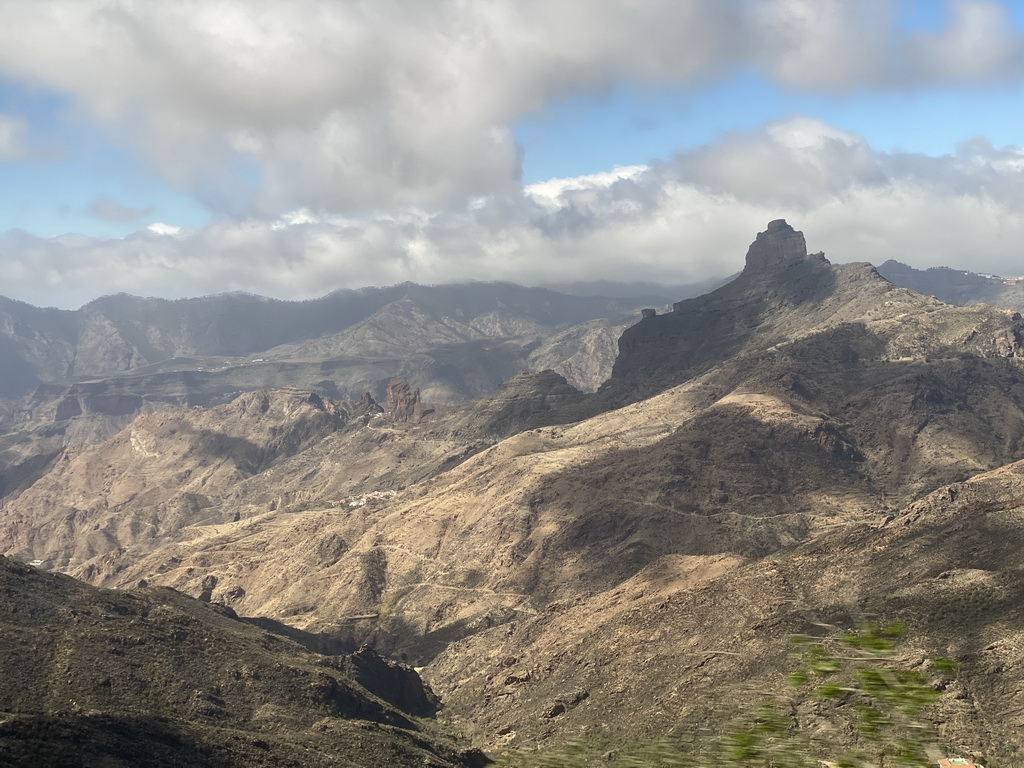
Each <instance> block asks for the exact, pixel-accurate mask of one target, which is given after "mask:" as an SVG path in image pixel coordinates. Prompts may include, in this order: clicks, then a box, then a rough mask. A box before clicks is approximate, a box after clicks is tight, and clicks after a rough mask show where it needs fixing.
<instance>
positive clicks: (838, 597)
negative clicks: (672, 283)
mask: <svg viewBox="0 0 1024 768" xmlns="http://www.w3.org/2000/svg"><path fill="white" fill-rule="evenodd" d="M1022 334H1024V324H1022V321H1021V318H1020V316H1019V315H1016V314H1014V313H1011V312H1009V311H1002V310H997V309H993V308H991V307H986V306H976V307H954V306H949V305H946V304H943V303H942V302H939V301H938V300H936V299H934V298H930V297H925V296H922V295H920V294H916V293H913V292H911V291H909V290H906V289H903V288H899V287H897V286H895V285H893V284H891V283H889V282H888V281H886V280H884V279H883V278H882V277H880V276H879V275H878V273H877V272H876V271H875V270H874V268H872V267H871V266H870V265H869V264H863V263H860V264H857V263H855V264H846V265H842V266H834V265H832V264H830V263H829V262H828V261H827V260H826V259H825V258H824V256H823V255H822V254H808V252H807V248H806V245H805V242H804V237H803V235H802V234H801V233H799V232H797V231H795V230H794V229H793V228H792V227H790V226H789V225H787V224H786V223H785V222H782V221H776V222H772V223H771V224H770V225H769V227H768V229H767V230H766V231H765V232H763V233H761V234H759V235H758V237H757V239H756V240H755V242H754V243H753V244H752V245H751V247H750V250H749V252H748V254H747V262H746V267H745V269H744V271H743V273H742V274H741V275H740V276H739V277H738V278H737V279H736V280H734V281H733V282H731V283H730V284H728V285H726V286H723V287H721V288H719V289H718V290H716V291H713V292H712V293H710V294H708V295H706V296H702V297H699V298H697V299H691V300H687V301H682V302H679V303H677V304H676V305H675V307H674V311H672V312H670V313H663V314H652V313H647V316H646V317H645V318H644V319H642V320H641V321H640V322H639V323H637V324H635V325H634V326H632V327H630V328H629V329H628V330H627V331H626V332H625V333H624V334H623V335H622V337H621V339H620V341H619V354H618V357H617V359H616V362H615V366H614V370H613V374H612V377H611V379H610V380H609V381H608V382H607V383H606V384H605V385H604V386H602V387H601V389H600V390H599V391H598V392H596V393H595V394H592V395H583V394H581V393H580V392H578V391H576V390H574V389H573V388H572V387H571V386H569V385H568V384H567V383H566V382H565V380H564V379H561V378H560V377H559V376H558V375H557V374H553V373H546V374H541V375H536V376H520V377H517V378H516V379H514V380H513V381H512V382H510V383H509V384H508V385H507V386H506V387H505V388H504V389H502V390H500V391H499V392H497V393H495V394H494V395H492V396H490V397H488V398H485V399H482V400H478V401H476V402H474V403H471V404H468V405H466V406H464V407H462V408H460V409H456V410H453V411H450V412H446V413H442V414H439V415H438V417H437V418H436V419H433V420H428V421H425V422H422V423H410V422H408V421H401V420H400V419H396V418H395V417H394V414H393V413H392V415H391V416H389V415H387V414H385V415H384V416H376V415H374V414H372V413H370V412H369V411H359V410H358V408H356V407H355V406H354V405H352V404H349V405H345V404H343V403H335V402H333V401H331V400H329V399H326V400H325V399H323V398H317V400H313V399H312V397H311V396H310V395H309V394H308V393H306V394H300V393H297V392H291V393H276V394H270V393H264V394H249V395H245V396H243V397H240V398H238V399H236V400H235V401H234V402H232V403H229V404H227V405H223V406H219V407H218V408H214V409H209V410H206V409H196V410H195V411H189V412H187V413H185V414H180V415H173V416H169V415H166V414H165V415H157V414H152V415H148V416H142V417H138V418H137V419H136V420H135V421H134V422H132V424H131V426H129V427H128V428H127V429H126V430H124V431H122V432H121V433H120V434H118V435H116V436H114V437H113V438H111V439H110V440H109V441H107V442H105V443H101V444H98V445H96V446H94V447H93V448H89V449H86V450H75V451H64V452H63V453H61V454H60V456H59V457H58V458H56V459H54V460H53V462H52V465H51V466H50V467H49V468H47V470H46V471H45V472H44V473H43V474H42V476H41V477H40V478H39V479H38V480H35V481H33V482H26V483H25V484H24V486H25V487H22V488H20V489H19V490H18V491H17V493H15V494H12V495H10V496H8V498H6V499H5V500H4V501H3V506H2V507H0V525H2V526H3V527H2V528H0V537H2V539H0V548H2V550H3V551H6V552H8V553H11V554H16V555H17V556H18V557H19V558H22V559H26V558H28V557H34V558H36V559H45V560H46V561H47V564H48V565H50V566H51V567H57V568H60V569H62V570H66V571H68V572H71V573H74V574H76V575H80V576H82V577H85V578H88V579H90V580H92V581H94V582H95V583H98V584H99V583H101V584H105V585H108V586H122V587H132V586H135V585H138V584H139V583H142V582H145V583H147V584H151V585H154V584H156V585H165V586H172V587H174V588H176V589H179V590H182V591H184V592H186V593H189V594H192V595H196V596H202V597H204V599H209V600H212V601H215V602H221V603H224V604H227V605H230V606H231V607H232V608H233V609H234V610H235V611H236V612H238V613H239V614H242V615H249V616H269V617H273V618H275V619H278V620H280V621H283V622H286V623H287V624H289V625H292V626H293V627H297V628H299V629H301V630H304V631H307V632H310V633H315V634H316V635H318V637H319V642H322V643H329V642H333V643H335V644H336V645H337V646H338V647H342V646H345V647H354V646H355V645H356V644H359V643H362V642H369V643H371V644H373V645H375V646H376V647H377V648H378V649H379V650H381V651H383V652H394V653H400V654H404V655H405V656H406V657H407V658H408V659H409V660H411V661H414V662H415V663H416V664H417V665H421V666H424V667H425V668H424V675H425V676H426V677H427V679H428V680H429V681H430V683H431V685H432V686H434V687H435V689H436V690H437V691H439V692H440V693H441V694H442V696H443V698H444V701H445V708H444V710H442V714H443V716H444V717H445V718H447V719H448V720H449V721H450V722H452V723H454V724H455V725H457V726H458V727H459V728H461V729H464V730H465V731H467V732H468V733H470V734H471V736H472V737H473V739H474V740H475V741H476V742H477V743H478V744H481V745H484V746H487V747H488V748H491V749H495V750H500V749H503V748H505V747H514V746H520V745H530V744H534V743H538V742H544V743H558V742H564V741H567V740H570V739H573V738H577V737H583V738H585V739H587V740H591V741H607V742H608V743H609V745H614V744H616V743H621V742H623V741H628V740H630V739H632V738H635V737H636V736H638V735H649V736H652V737H653V736H659V735H664V734H670V735H671V736H672V737H673V738H675V739H677V740H679V741H683V742H686V743H687V744H690V745H692V746H693V748H695V749H697V748H699V747H700V745H701V743H703V742H704V741H706V740H707V739H708V738H710V737H712V736H713V735H714V733H715V732H716V731H718V730H721V729H722V728H724V727H725V726H726V724H727V722H728V720H729V718H730V717H731V716H732V715H733V714H734V713H735V712H736V711H738V710H739V709H741V708H742V707H743V705H744V704H745V703H748V702H749V701H750V700H751V698H752V697H751V694H750V691H751V690H759V691H772V690H775V689H777V688H779V687H780V686H781V685H782V681H783V679H784V674H785V672H786V670H787V669H788V665H789V660H788V658H787V654H788V650H787V649H788V642H787V639H788V637H789V636H790V635H791V634H793V633H798V632H810V633H819V632H822V631H824V630H823V627H824V626H829V627H836V628H846V627H851V626H855V625H856V624H858V623H860V622H861V621H864V620H869V619H871V620H879V621H891V620H901V621H904V622H905V623H906V625H907V641H906V645H905V647H904V649H903V654H904V655H903V656H902V657H901V659H900V663H902V664H904V665H905V666H907V667H921V665H926V659H928V658H930V657H932V656H937V655H942V656H949V657H951V658H953V659H955V660H956V661H958V662H959V663H960V664H961V677H960V679H959V681H958V682H957V683H955V684H954V685H952V686H949V687H948V688H947V689H945V690H944V691H943V695H942V698H941V701H940V704H939V705H938V707H937V708H936V709H935V710H934V711H932V712H931V713H930V716H931V717H932V718H933V719H934V720H935V721H936V722H937V723H938V724H939V725H940V727H941V730H942V732H943V734H944V736H945V738H947V739H948V741H949V742H950V744H951V745H952V746H954V747H956V748H957V750H958V751H963V752H968V753H977V754H985V755H986V756H991V755H995V756H998V757H1001V758H1002V759H1003V760H1004V761H1010V763H1009V764H1013V762H1012V761H1013V760H1015V759H1016V760H1019V759H1020V756H1021V755H1022V754H1024V753H1022V752H1021V751H1020V750H1024V741H1022V737H1021V735H1020V734H1021V725H1024V723H1022V721H1021V719H1020V718H1021V712H1020V710H1019V705H1018V704H1016V703H1015V702H1018V701H1020V700H1021V697H1022V696H1024V667H1021V665H1020V664H1019V663H1017V661H1016V659H1017V658H1018V657H1019V654H1020V651H1021V648H1022V644H1024V624H1022V621H1024V616H1022V614H1021V607H1022V605H1021V600H1022V594H1021V591H1020V589H1019V585H1020V584H1021V583H1022V582H1021V579H1020V577H1021V575H1022V574H1021V572H1020V571H1021V567H1022V565H1024V563H1022V562H1021V560H1020V557H1021V555H1020V553H1021V551H1022V549H1021V546H1020V544H1021V543H1022V537H1024V515H1022V514H1021V510H1022V509H1024V486H1022V484H1021V482H1020V477H1021V474H1022V472H1021V469H1020V468H1021V466H1024V465H1022V464H1021V462H1024V369H1022V368H1021V358H1022V357H1024V349H1022V346H1021V341H1022ZM139 478H145V481H140V480H139ZM133 479H134V480H133ZM133 482H134V485H133ZM392 491H394V493H391V492H392ZM375 492H376V493H375ZM794 718H796V719H798V720H800V721H801V722H802V723H805V724H809V725H810V726H811V727H820V728H822V729H824V728H826V724H825V720H824V719H823V718H822V716H821V713H820V711H819V710H817V709H815V705H814V704H813V702H807V703H806V704H803V705H800V706H798V707H797V709H796V710H795V712H794ZM816 724H817V725H816ZM856 738H857V735H856V733H854V732H837V733H836V734H834V740H835V741H836V743H845V742H851V741H854V740H856Z"/></svg>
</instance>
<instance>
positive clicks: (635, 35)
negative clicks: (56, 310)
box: [0, 0, 1024, 216]
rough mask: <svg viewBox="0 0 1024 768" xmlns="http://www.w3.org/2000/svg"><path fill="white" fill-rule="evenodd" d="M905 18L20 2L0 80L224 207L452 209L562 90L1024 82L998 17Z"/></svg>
mask: <svg viewBox="0 0 1024 768" xmlns="http://www.w3.org/2000/svg"><path fill="white" fill-rule="evenodd" d="M895 7H896V0H858V1H857V2H852V1H851V0H688V2H685V3H680V2H677V1H676V0H559V2H556V3H552V2H550V1H549V0H480V1H479V2H472V3H466V2H462V1H461V0H434V2H422V0H380V1H379V2H373V3H355V2H341V1H338V2H335V1H328V0H292V2H287V3H272V2H248V1H243V0H177V1H176V2H173V3H160V2H145V1H143V0H89V1H86V0H7V2H4V3H2V4H0V75H3V76H6V77H9V78H12V79H15V80H18V81H22V82H28V83H32V84H34V85H42V86H44V87H47V88H51V89H56V90H58V91H61V92H65V93H67V94H70V95H71V96H72V97H73V98H74V100H75V103H76V104H77V105H78V106H79V108H80V110H81V111H82V113H83V114H86V115H88V116H89V117H90V118H91V119H93V120H96V121H98V122H99V123H100V124H101V125H103V126H105V127H106V129H107V130H108V131H110V132H111V133H112V134H113V135H114V136H115V137H116V138H117V139H118V140H119V141H125V142H130V143H133V144H134V145H136V146H137V147H139V148H141V149H142V150H143V151H144V152H145V153H146V154H147V155H148V156H149V157H150V158H151V159H152V161H153V163H154V165H155V166H156V167H157V168H158V169H160V170H161V171H162V173H163V174H164V175H165V176H166V177H167V178H168V179H169V180H170V181H171V182H172V183H174V184H175V185H177V186H178V187H180V188H183V189H188V190H191V191H192V192H193V193H194V194H196V195H197V196H199V197H200V198H201V199H202V200H204V201H206V202H207V204H209V205H211V206H212V207H214V208H216V209H218V210H220V211H222V212H226V213H231V214H235V215H239V214H257V215H269V216H278V215H280V212H281V211H284V210H294V209H296V208H301V207H305V208H309V209H310V210H314V211H333V212H342V211H348V210H370V209H380V208H389V207H391V206H422V207H426V208H433V209H438V208H442V207H445V206H450V205H461V204H462V202H463V201H464V200H466V199H467V198H468V197H471V196H479V195H492V194H508V195H513V196H514V195H516V194H518V192H519V189H518V173H519V150H518V148H517V146H516V144H515V141H514V138H513V135H512V133H511V132H510V130H509V126H510V125H513V124H515V123H516V122H517V121H518V120H521V119H523V118H524V117H525V116H527V115H530V114H533V113H535V112H536V111H537V110H539V109H541V108H543V107H544V106H545V105H549V104H551V103H553V102H555V101H557V100H559V99H562V98H564V97H566V96H569V95H576V94H581V93H583V94H601V93H604V92H607V91H608V90H609V89H611V88H614V87H616V86H617V85H620V84H623V83H633V84H639V85H681V86H688V85H693V84H698V83H702V82H705V81H708V80H710V79H714V78H716V77H722V76H727V75H728V74H729V73H731V72H732V71H734V70H735V69H736V68H737V67H749V66H754V67H758V68H760V70H761V71H763V72H765V73H767V75H768V76H769V77H771V78H774V79H775V80H776V81H778V82H779V83H781V84H783V85H785V86H787V87H793V88H815V89H828V90H836V89H839V90H844V89H845V90H849V89H856V88H876V87H879V88H881V87H884V88H901V89H902V88H907V87H912V86H914V85H915V84H921V83H930V82H941V81H954V82H958V83H971V82H992V81H998V80H1006V79H1014V80H1019V79H1020V78H1021V75H1022V72H1024V60H1022V55H1021V51H1022V50H1024V46H1022V43H1021V40H1020V37H1019V36H1018V35H1016V34H1015V33H1013V32H1012V31H1011V30H1012V27H1011V25H1009V24H1008V23H1006V18H1005V17H1006V11H1005V8H1004V7H1003V6H1000V5H998V4H996V3H993V2H990V0H957V1H956V2H955V3H953V5H952V8H953V13H952V14H951V21H950V24H949V25H948V27H947V28H946V29H943V30H940V31H939V32H937V33H933V34H928V35H924V34H922V35H914V36H912V37H911V36H908V35H907V34H906V33H902V32H899V31H898V29H897V27H896V25H895V22H894V18H895V13H894V9H895ZM2 130H3V129H2V124H0V132H2ZM0 135H2V134H0ZM0 141H2V139H0ZM0 146H2V144H0ZM254 177H256V178H258V181H259V183H258V184H254V183H253V178H254Z"/></svg>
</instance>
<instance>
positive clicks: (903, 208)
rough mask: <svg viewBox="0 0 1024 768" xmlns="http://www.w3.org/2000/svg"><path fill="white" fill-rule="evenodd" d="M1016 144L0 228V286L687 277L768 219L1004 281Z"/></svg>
mask: <svg viewBox="0 0 1024 768" xmlns="http://www.w3.org/2000/svg"><path fill="white" fill-rule="evenodd" d="M1022 182H1024V152H1021V151H1020V150H1016V149H997V148H994V147H992V146H990V145H988V144H987V143H985V142H984V141H976V142H972V143H969V144H965V145H964V146H962V147H961V148H960V151H959V152H958V153H957V154H956V155H951V156H945V157H939V158H934V157H928V156H924V155H914V154H899V153H884V152H878V151H876V150H874V149H872V148H871V147H870V146H868V145H867V143H866V142H865V141H864V140H863V139H862V138H861V137H859V136H857V135H854V134H851V133H848V132H845V131H841V130H839V129H836V128H834V127H831V126H829V125H826V124H824V123H821V122H819V121H817V120H813V119H810V118H804V117H799V118H793V119H790V120H786V121H781V122H773V123H768V124H766V125H764V126H762V127H761V128H760V129H758V130H754V131H748V132H742V133H734V134H727V135H725V136H724V137H722V138H721V139H720V140H719V141H717V142H714V143H712V144H708V145H706V146H703V147H700V148H697V149H695V150H693V151H690V152H686V153H681V154H679V155H678V156H676V157H674V158H672V159H671V160H670V161H667V162H664V163H660V164H654V165H650V166H633V167H629V168H621V169H617V170H616V171H613V172H608V173H603V174H595V175H593V176H586V177H581V178H576V179H562V180H553V181H551V182H547V183H543V184H536V185H531V186H527V187H526V188H524V189H523V190H522V191H521V192H520V193H518V194H515V195H491V196H482V197H477V198H474V199H472V200H471V201H470V202H468V203H465V204H463V205H461V206H455V207H451V208H448V209H445V210H443V211H440V212H438V211H428V210H427V209H424V208H419V207H415V206H406V207H404V208H400V209H399V208H396V209H395V212H391V213H388V214H387V215H384V214H375V215H365V216H358V217H356V216H342V215H337V214H324V213H315V212H313V211H311V210H309V209H297V210H295V211H293V212H292V213H290V214H288V215H286V216H283V217H279V218H276V219H267V218H256V217H252V218H245V219H231V218H225V219H223V220H221V221H219V222H217V223H214V224H212V225H210V226H208V227H206V228H204V229H201V230H198V231H194V232H181V231H177V230H176V228H174V227H171V226H169V225H157V224H154V225H153V226H151V227H150V228H149V230H147V231H145V232H143V233H140V234H137V235H134V236H132V237H128V238H125V239H123V240H105V241H101V240H94V239H90V238H85V237H81V236H72V235H68V236H64V237H57V238H38V237H34V236H32V235H29V234H27V233H24V232H19V231H11V232H8V233H7V234H6V235H2V236H0V274H2V278H0V293H3V294H6V295H13V296H17V297H19V298H23V299H24V300H27V301H30V302H32V303H35V304H43V305H50V304H58V305H61V306H67V307H73V306H78V305H79V304H81V303H83V302H85V301H88V300H90V299H92V298H95V297H96V296H98V295H100V294H101V293H111V292H115V291H122V290H123V291H128V292H134V293H139V294H143V295H158V296H167V297H178V296H194V295H198V294H205V293H214V292H220V291H225V290H244V291H250V292H254V293H260V294H266V295H272V296H279V297H287V298H310V297H314V296H319V295H322V294H324V293H326V292H328V291H330V290H333V289H337V288H343V287H360V286H365V285H385V284H392V283H397V282H402V281H405V280H412V281H416V282H422V283H440V282H451V281H460V280H471V279H480V280H492V279H503V280H512V281H515V282H520V283H527V284H530V283H542V282H558V281H571V280H577V279H579V278H580V276H581V275H586V276H587V278H588V279H593V280H598V279H607V280H626V281H629V280H649V281H661V282H666V283H679V282H690V281H694V280H699V279H704V278H707V277H713V276H724V275H726V274H729V273H730V272H733V271H735V270H737V269H739V268H740V267H741V266H742V263H743V256H744V254H745V252H746V247H747V245H748V244H749V243H750V241H751V240H753V237H754V235H755V233H756V232H758V231H759V230H763V229H764V226H765V224H766V223H767V222H768V221H769V220H771V219H775V218H780V217H782V218H786V219H788V220H789V221H790V223H791V224H793V225H794V226H796V227H797V228H798V229H802V230H803V231H804V232H805V233H806V235H807V240H808V246H809V247H810V248H811V249H812V250H824V251H825V252H826V255H827V256H828V257H829V258H830V259H832V260H833V261H836V262H845V261H871V262H873V263H875V264H879V263H881V262H883V261H885V260H886V259H890V258H893V259H898V260H900V261H903V262H905V263H909V264H912V265H915V266H919V267H927V266H934V265H937V264H947V265H951V266H958V265H959V266H964V267H966V268H971V269H975V270H979V271H991V272H994V273H997V274H1000V273H1001V274H1012V275H1016V274H1017V273H1018V272H1020V271H1021V266H1020V249H1021V243H1022V242H1024V183H1022Z"/></svg>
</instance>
